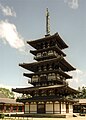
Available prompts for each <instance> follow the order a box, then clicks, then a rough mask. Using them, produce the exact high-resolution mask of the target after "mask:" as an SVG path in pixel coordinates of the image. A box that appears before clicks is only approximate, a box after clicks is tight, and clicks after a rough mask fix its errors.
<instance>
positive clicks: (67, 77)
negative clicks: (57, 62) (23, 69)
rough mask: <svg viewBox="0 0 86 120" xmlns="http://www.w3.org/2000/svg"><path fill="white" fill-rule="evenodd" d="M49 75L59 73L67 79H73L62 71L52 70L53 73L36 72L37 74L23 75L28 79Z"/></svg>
mask: <svg viewBox="0 0 86 120" xmlns="http://www.w3.org/2000/svg"><path fill="white" fill-rule="evenodd" d="M49 73H59V74H60V75H62V76H64V77H65V78H66V79H71V78H72V76H70V75H68V74H66V73H65V72H63V71H61V70H52V71H44V72H36V73H24V74H23V75H24V76H26V77H29V78H32V76H33V75H40V74H49Z"/></svg>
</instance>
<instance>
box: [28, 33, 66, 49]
mask: <svg viewBox="0 0 86 120" xmlns="http://www.w3.org/2000/svg"><path fill="white" fill-rule="evenodd" d="M51 40H53V41H56V42H57V45H58V47H59V48H60V49H64V48H67V47H68V45H67V44H66V43H65V42H64V41H63V40H62V38H61V37H60V35H59V34H58V33H55V34H54V35H50V36H46V37H44V38H40V39H37V40H33V41H27V43H28V44H29V45H31V46H32V47H34V48H35V49H37V44H39V43H43V42H46V41H47V42H48V41H51Z"/></svg>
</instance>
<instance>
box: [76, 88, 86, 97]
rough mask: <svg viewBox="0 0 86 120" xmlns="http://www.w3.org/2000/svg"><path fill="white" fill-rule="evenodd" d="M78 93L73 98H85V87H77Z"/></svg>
mask: <svg viewBox="0 0 86 120" xmlns="http://www.w3.org/2000/svg"><path fill="white" fill-rule="evenodd" d="M78 91H79V93H78V94H77V95H76V96H75V98H86V87H82V88H80V87H78Z"/></svg>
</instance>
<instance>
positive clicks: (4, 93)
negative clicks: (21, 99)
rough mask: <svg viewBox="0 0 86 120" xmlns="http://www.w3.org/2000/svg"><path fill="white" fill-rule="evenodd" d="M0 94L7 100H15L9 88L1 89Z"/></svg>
mask: <svg viewBox="0 0 86 120" xmlns="http://www.w3.org/2000/svg"><path fill="white" fill-rule="evenodd" d="M0 93H1V94H3V95H4V96H5V97H6V98H14V93H13V92H12V91H10V90H9V89H7V88H0Z"/></svg>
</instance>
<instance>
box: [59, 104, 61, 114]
mask: <svg viewBox="0 0 86 120" xmlns="http://www.w3.org/2000/svg"><path fill="white" fill-rule="evenodd" d="M59 104H60V114H61V102H59Z"/></svg>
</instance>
